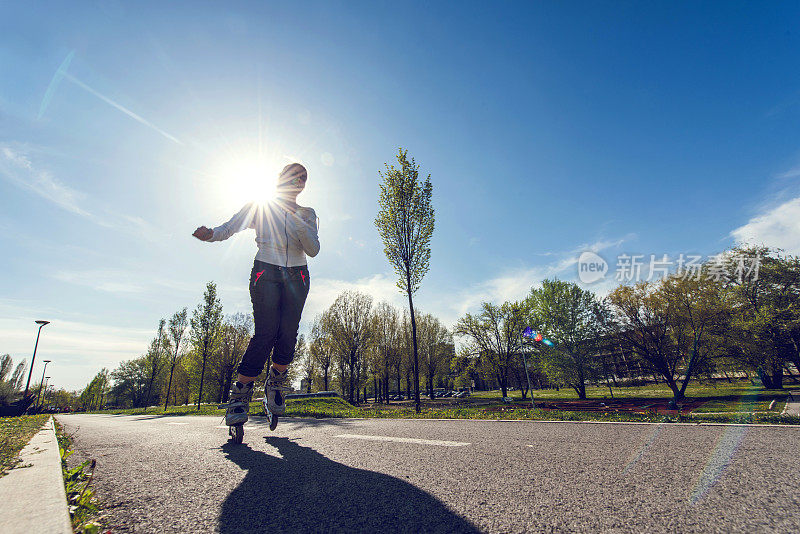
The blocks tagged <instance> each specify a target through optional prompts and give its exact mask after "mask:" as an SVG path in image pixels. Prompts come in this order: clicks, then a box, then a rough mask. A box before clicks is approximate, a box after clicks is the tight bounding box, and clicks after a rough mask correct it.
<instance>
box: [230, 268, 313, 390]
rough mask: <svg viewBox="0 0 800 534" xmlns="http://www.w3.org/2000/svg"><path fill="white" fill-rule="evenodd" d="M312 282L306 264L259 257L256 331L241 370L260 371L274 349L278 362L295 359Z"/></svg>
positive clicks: (254, 289)
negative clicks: (291, 264)
mask: <svg viewBox="0 0 800 534" xmlns="http://www.w3.org/2000/svg"><path fill="white" fill-rule="evenodd" d="M310 284H311V278H310V276H309V274H308V266H306V265H302V266H299V267H281V266H279V265H272V264H271V263H264V262H262V261H258V260H256V261H255V262H254V263H253V270H252V271H251V272H250V300H251V301H252V302H253V319H254V321H255V327H256V331H255V334H254V335H253V337H252V338H250V344H249V345H248V346H247V350H246V351H245V353H244V355H243V356H242V361H241V363H239V369H238V371H239V374H241V375H244V376H258V375H260V374H261V372H262V371H263V370H264V365H265V364H266V362H267V359H268V358H269V353H270V351H272V361H273V362H274V363H277V364H280V365H288V364H289V363H291V361H292V360H293V359H294V348H295V345H296V344H297V328H298V326H299V325H300V316H301V314H302V313H303V306H304V305H305V303H306V297H307V296H308V289H309V287H310Z"/></svg>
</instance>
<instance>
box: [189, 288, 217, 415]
mask: <svg viewBox="0 0 800 534" xmlns="http://www.w3.org/2000/svg"><path fill="white" fill-rule="evenodd" d="M221 323H222V304H221V303H220V300H219V298H218V297H217V284H215V283H214V282H208V284H206V290H205V293H203V301H202V302H201V303H200V304H198V305H197V308H195V310H194V313H193V314H192V319H191V338H192V343H193V345H194V349H195V351H196V352H197V354H198V356H199V358H200V359H201V360H202V368H201V371H200V387H199V389H198V393H197V409H198V410H199V409H200V402H201V401H202V399H203V381H204V379H205V374H206V365H207V363H208V357H209V356H210V355H211V354H212V353H213V352H214V351H215V350H216V348H217V344H218V343H219V337H220V336H219V334H220V325H221Z"/></svg>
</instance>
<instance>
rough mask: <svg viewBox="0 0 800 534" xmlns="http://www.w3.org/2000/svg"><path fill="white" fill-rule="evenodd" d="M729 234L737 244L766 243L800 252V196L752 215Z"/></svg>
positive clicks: (795, 252)
mask: <svg viewBox="0 0 800 534" xmlns="http://www.w3.org/2000/svg"><path fill="white" fill-rule="evenodd" d="M731 236H732V237H733V238H734V239H735V240H736V242H737V244H743V243H749V244H753V245H766V246H769V247H778V248H782V249H784V250H786V251H787V252H788V253H790V254H800V197H798V198H795V199H792V200H789V201H787V202H784V203H783V204H780V205H779V206H776V207H774V208H772V209H769V210H767V211H765V212H764V213H761V214H759V215H757V216H755V217H753V218H752V219H750V220H749V221H748V222H747V224H745V225H743V226H740V227H739V228H736V229H735V230H733V231H732V232H731Z"/></svg>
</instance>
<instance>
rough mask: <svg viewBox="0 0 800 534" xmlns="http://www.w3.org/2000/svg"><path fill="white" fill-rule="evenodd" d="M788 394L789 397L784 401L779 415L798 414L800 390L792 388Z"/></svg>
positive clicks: (799, 411)
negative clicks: (784, 403) (784, 405)
mask: <svg viewBox="0 0 800 534" xmlns="http://www.w3.org/2000/svg"><path fill="white" fill-rule="evenodd" d="M789 394H790V395H791V398H790V399H789V400H788V401H787V402H786V407H785V408H784V409H783V413H782V414H781V415H800V390H797V389H795V390H792V391H790V392H789Z"/></svg>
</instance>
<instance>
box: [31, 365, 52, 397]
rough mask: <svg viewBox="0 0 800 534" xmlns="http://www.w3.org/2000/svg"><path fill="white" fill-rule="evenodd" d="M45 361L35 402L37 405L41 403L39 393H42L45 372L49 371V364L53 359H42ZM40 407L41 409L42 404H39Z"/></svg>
mask: <svg viewBox="0 0 800 534" xmlns="http://www.w3.org/2000/svg"><path fill="white" fill-rule="evenodd" d="M42 361H43V362H44V369H42V380H41V381H40V382H39V393H37V394H36V402H35V403H34V404H33V405H34V406H36V405H37V404H39V395H41V394H42V385H44V373H45V372H46V371H47V364H48V363H50V362H52V361H53V360H42ZM39 409H41V405H39Z"/></svg>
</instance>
